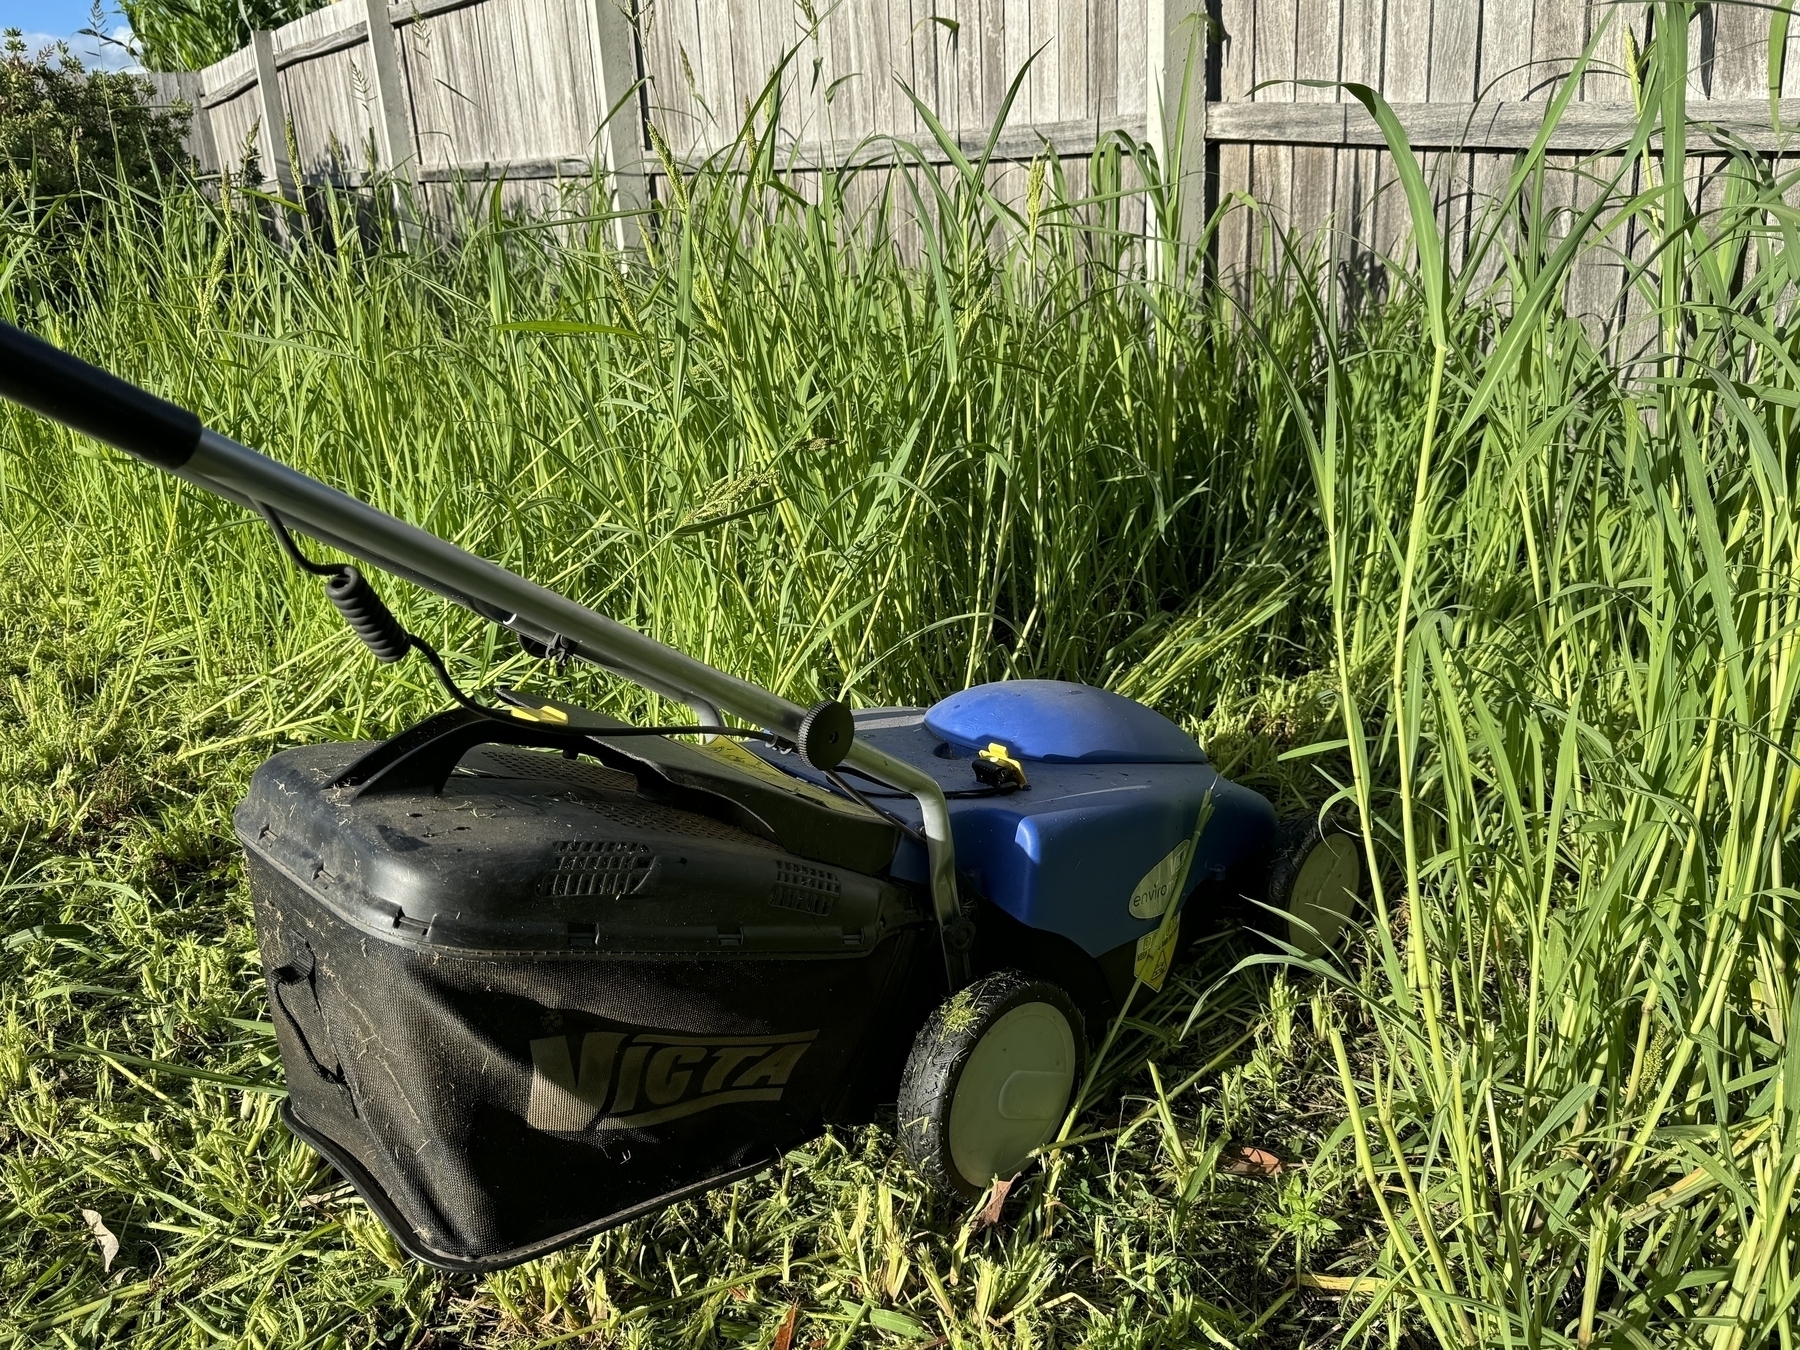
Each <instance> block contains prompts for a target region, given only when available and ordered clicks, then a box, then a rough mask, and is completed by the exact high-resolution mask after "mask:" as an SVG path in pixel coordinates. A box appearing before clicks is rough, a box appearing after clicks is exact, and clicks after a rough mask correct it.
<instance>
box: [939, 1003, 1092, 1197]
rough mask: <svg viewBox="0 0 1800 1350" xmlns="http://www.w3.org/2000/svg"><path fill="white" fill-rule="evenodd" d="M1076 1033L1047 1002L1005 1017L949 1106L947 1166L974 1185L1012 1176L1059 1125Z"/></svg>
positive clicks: (967, 1067)
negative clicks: (948, 1164) (952, 1167)
mask: <svg viewBox="0 0 1800 1350" xmlns="http://www.w3.org/2000/svg"><path fill="white" fill-rule="evenodd" d="M1074 1086H1075V1035H1074V1032H1073V1031H1072V1030H1071V1029H1070V1027H1069V1022H1068V1019H1067V1018H1065V1017H1064V1016H1063V1014H1062V1012H1061V1011H1060V1010H1059V1009H1057V1008H1054V1007H1052V1006H1051V1005H1050V1004H1048V1003H1026V1004H1023V1005H1021V1006H1020V1007H1017V1008H1014V1009H1012V1011H1010V1012H1007V1013H1003V1014H1002V1015H1001V1016H1000V1018H999V1019H998V1020H997V1021H995V1023H994V1024H993V1025H992V1026H991V1027H989V1028H988V1030H987V1032H986V1033H985V1034H984V1035H983V1036H982V1037H981V1039H980V1040H979V1041H978V1042H976V1045H975V1049H974V1051H973V1052H972V1053H971V1054H970V1055H969V1059H968V1062H967V1063H966V1064H964V1065H963V1071H962V1074H961V1076H960V1077H959V1078H958V1079H957V1080H956V1089H955V1094H954V1096H953V1098H952V1101H951V1105H950V1160H951V1162H952V1163H954V1164H955V1166H956V1170H957V1171H958V1172H960V1173H961V1174H962V1175H963V1176H964V1177H965V1178H967V1179H968V1180H969V1181H972V1182H975V1183H977V1184H985V1183H986V1182H988V1181H991V1180H992V1179H994V1178H995V1177H1010V1176H1013V1175H1014V1174H1016V1173H1017V1172H1018V1171H1019V1169H1020V1168H1021V1167H1023V1166H1024V1165H1025V1160H1026V1159H1027V1158H1029V1157H1030V1156H1031V1151H1032V1150H1033V1149H1035V1148H1037V1147H1039V1146H1040V1145H1041V1144H1043V1143H1044V1142H1045V1141H1046V1140H1047V1139H1049V1138H1050V1136H1051V1135H1052V1134H1053V1133H1054V1132H1055V1130H1056V1127H1057V1125H1058V1124H1060V1123H1061V1117H1062V1113H1063V1111H1064V1110H1065V1109H1066V1108H1067V1106H1068V1104H1069V1093H1070V1092H1071V1091H1072V1090H1073V1088H1074Z"/></svg>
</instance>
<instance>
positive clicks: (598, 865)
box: [538, 840, 654, 937]
mask: <svg viewBox="0 0 1800 1350" xmlns="http://www.w3.org/2000/svg"><path fill="white" fill-rule="evenodd" d="M653 861H654V858H653V857H652V855H651V852H650V850H649V849H647V848H645V847H644V845H642V844H632V843H626V842H622V841H613V840H606V841H592V840H570V841H565V842H563V843H560V844H558V845H557V846H556V870H555V871H553V872H551V873H549V874H548V875H546V876H545V877H544V879H543V880H542V881H540V882H539V883H538V894H540V895H558V896H588V895H630V894H631V893H632V892H633V891H635V890H636V889H637V888H638V887H640V886H642V885H643V884H644V882H645V881H647V880H648V879H649V877H650V865H651V863H652V862H653ZM589 936H590V937H591V936H592V934H591V933H590V934H589Z"/></svg>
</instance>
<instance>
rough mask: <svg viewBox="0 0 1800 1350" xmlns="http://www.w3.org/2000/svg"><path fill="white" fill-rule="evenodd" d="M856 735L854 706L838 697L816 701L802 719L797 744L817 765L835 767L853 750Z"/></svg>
mask: <svg viewBox="0 0 1800 1350" xmlns="http://www.w3.org/2000/svg"><path fill="white" fill-rule="evenodd" d="M855 739H856V721H855V719H854V718H852V717H851V716H850V709H849V708H848V707H847V706H846V705H845V704H842V703H839V702H838V701H837V700H836V699H831V698H828V699H826V700H825V701H824V702H823V703H815V704H813V706H812V707H810V708H808V709H807V710H806V716H805V717H802V718H801V719H800V735H799V737H798V738H797V739H796V744H797V745H798V746H799V748H800V758H802V759H804V760H805V761H806V762H807V763H808V764H810V765H812V766H813V768H815V769H835V768H837V766H838V765H840V764H842V763H843V762H844V756H845V755H847V754H849V753H850V742H851V741H853V740H855Z"/></svg>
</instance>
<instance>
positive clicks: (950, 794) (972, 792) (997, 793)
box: [843, 764, 1020, 801]
mask: <svg viewBox="0 0 1800 1350" xmlns="http://www.w3.org/2000/svg"><path fill="white" fill-rule="evenodd" d="M843 772H845V773H853V774H855V775H856V776H857V777H858V778H864V779H867V780H868V781H869V782H871V783H880V782H881V780H880V779H879V778H877V777H875V776H874V775H873V774H868V773H864V772H863V771H862V770H861V769H852V768H851V767H850V766H849V765H847V764H846V765H844V766H843ZM845 786H846V788H848V786H849V785H848V784H846V785H845ZM882 786H883V787H885V786H887V785H886V784H885V783H883V784H882ZM1019 790H1020V788H1019V784H1017V783H1006V784H1003V785H1002V786H1000V787H978V788H951V789H948V790H946V791H945V793H944V796H945V798H946V799H947V800H950V801H967V800H969V799H970V798H973V797H1010V796H1012V794H1013V793H1015V792H1017V791H1019ZM864 795H867V796H870V797H910V796H912V795H913V794H912V793H910V792H869V793H866V794H864Z"/></svg>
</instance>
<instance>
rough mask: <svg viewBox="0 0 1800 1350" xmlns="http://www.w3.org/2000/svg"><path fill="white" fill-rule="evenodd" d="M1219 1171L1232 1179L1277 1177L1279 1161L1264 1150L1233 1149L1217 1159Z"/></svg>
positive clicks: (1278, 1174) (1246, 1147)
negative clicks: (1232, 1177)
mask: <svg viewBox="0 0 1800 1350" xmlns="http://www.w3.org/2000/svg"><path fill="white" fill-rule="evenodd" d="M1219 1170H1220V1171H1221V1172H1225V1173H1228V1174H1229V1175H1231V1176H1234V1177H1278V1176H1280V1175H1281V1159H1280V1158H1277V1157H1276V1156H1275V1155H1274V1154H1273V1153H1271V1152H1269V1150H1268V1149H1266V1148H1251V1147H1250V1146H1249V1145H1248V1144H1246V1145H1245V1146H1244V1147H1243V1148H1240V1149H1234V1150H1232V1151H1231V1152H1230V1153H1227V1154H1226V1155H1225V1156H1224V1157H1223V1158H1221V1159H1219Z"/></svg>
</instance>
